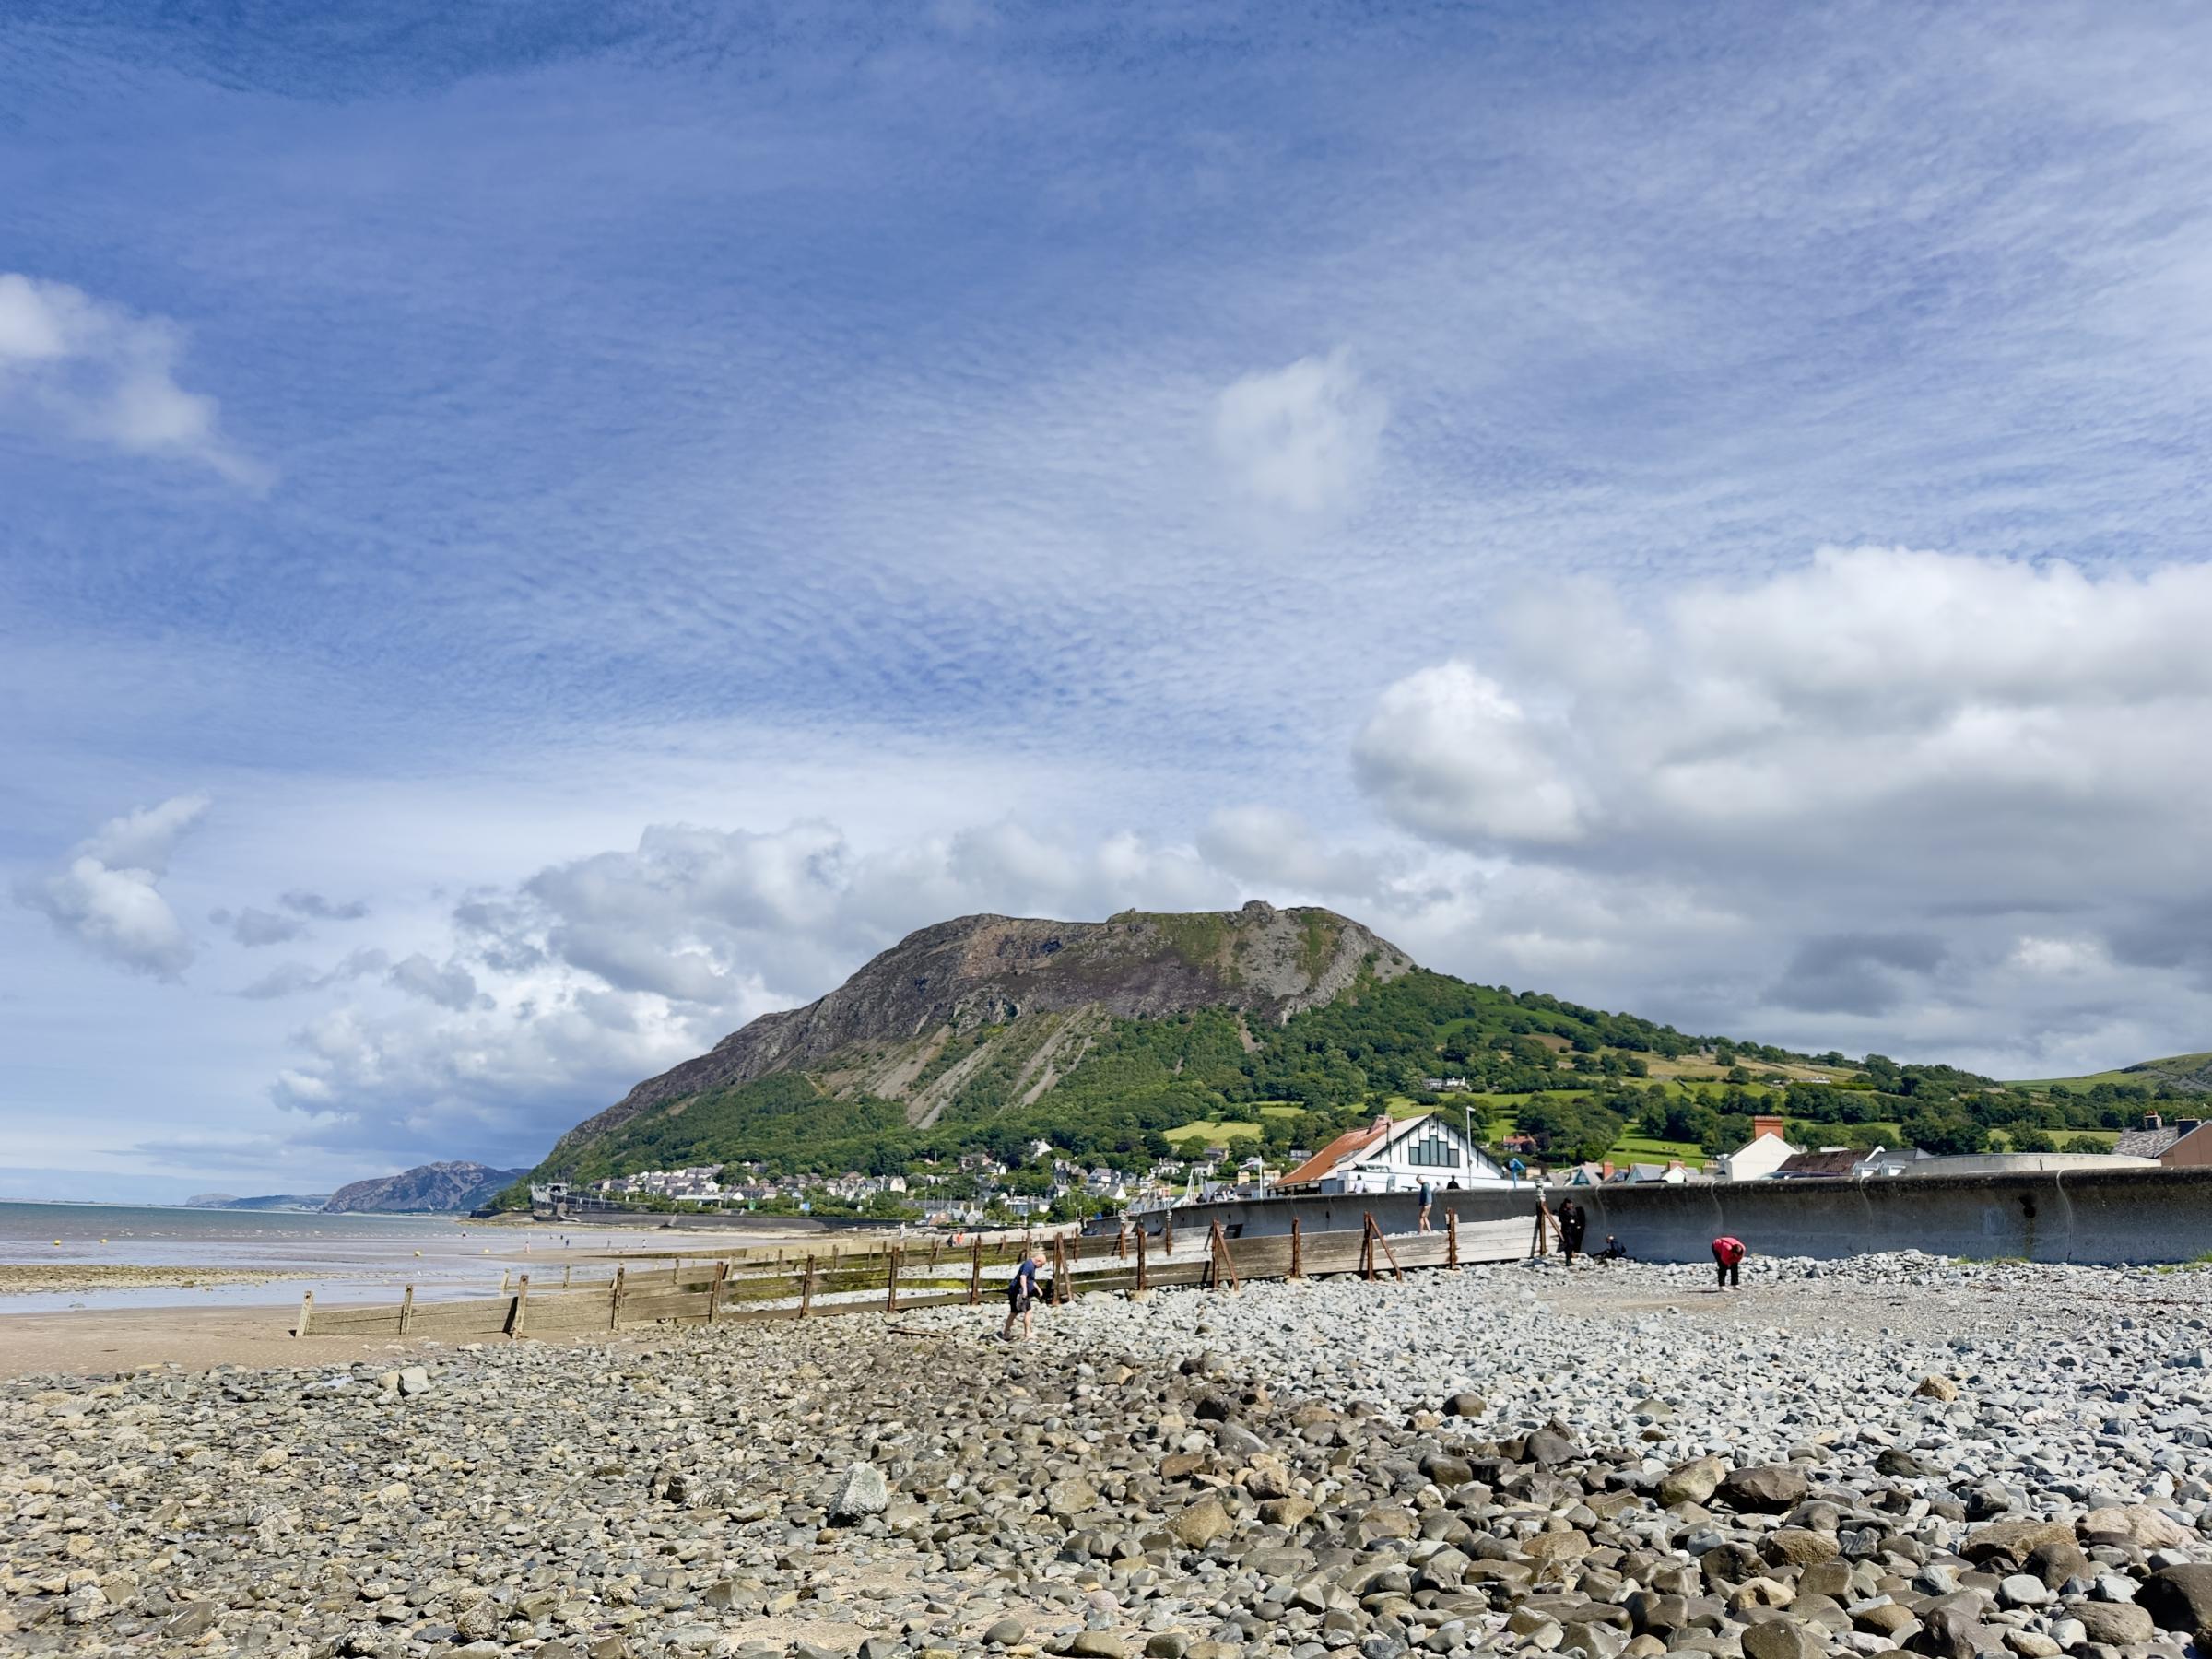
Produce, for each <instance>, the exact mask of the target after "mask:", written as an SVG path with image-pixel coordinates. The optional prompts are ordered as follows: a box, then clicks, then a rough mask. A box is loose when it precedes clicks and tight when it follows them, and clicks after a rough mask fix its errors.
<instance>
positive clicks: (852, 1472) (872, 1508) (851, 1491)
mask: <svg viewBox="0 0 2212 1659" xmlns="http://www.w3.org/2000/svg"><path fill="white" fill-rule="evenodd" d="M890 1500H891V1490H890V1485H889V1483H888V1481H886V1480H885V1479H884V1477H883V1471H882V1470H881V1469H879V1468H877V1466H876V1465H874V1464H865V1463H858V1464H854V1465H853V1466H852V1467H851V1468H849V1469H847V1470H846V1471H845V1473H844V1477H843V1478H842V1479H841V1480H840V1481H839V1482H838V1483H837V1490H836V1492H835V1493H833V1494H832V1495H831V1496H830V1519H831V1520H832V1521H859V1520H862V1519H864V1518H865V1517H866V1516H869V1515H880V1514H882V1513H883V1512H884V1507H885V1506H886V1505H887V1504H888V1503H889V1502H890Z"/></svg>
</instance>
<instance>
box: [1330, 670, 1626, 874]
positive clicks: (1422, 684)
mask: <svg viewBox="0 0 2212 1659" xmlns="http://www.w3.org/2000/svg"><path fill="white" fill-rule="evenodd" d="M1570 742H1571V730H1570V728H1569V726H1568V725H1567V724H1566V723H1564V722H1559V721H1553V722H1549V723H1546V722H1542V721H1539V720H1537V719H1535V717H1533V716H1532V715H1531V714H1530V713H1529V712H1528V711H1527V710H1526V709H1524V707H1523V706H1522V705H1521V704H1520V703H1519V702H1517V701H1515V700H1513V699H1512V697H1511V696H1509V695H1508V694H1507V692H1506V690H1505V688H1503V687H1502V686H1500V684H1499V683H1498V682H1497V681H1496V680H1494V679H1492V678H1490V677H1488V675H1485V674H1481V673H1478V672H1477V670H1476V669H1475V668H1473V667H1471V666H1470V665H1467V664H1465V663H1462V662H1453V663H1445V664H1443V665H1440V666H1438V667H1434V668H1423V669H1421V670H1419V671H1418V673H1415V674H1411V675H1408V676H1407V677H1406V678H1404V679H1402V680H1399V681H1398V682H1397V683H1396V684H1395V685H1394V686H1392V687H1390V688H1389V689H1387V690H1386V691H1384V692H1383V693H1382V699H1381V700H1380V702H1378V704H1377V705H1376V708H1375V712H1374V713H1373V714H1372V715H1371V717H1370V718H1369V720H1368V722H1367V724H1366V725H1365V726H1364V727H1363V728H1362V729H1361V731H1360V733H1359V739H1358V741H1357V742H1356V743H1355V744H1354V745H1353V748H1352V761H1353V766H1354V768H1355V770H1356V771H1357V773H1358V776H1359V782H1361V784H1362V785H1363V786H1364V787H1365V788H1367V789H1368V790H1369V791H1370V792H1371V793H1372V794H1374V795H1375V796H1376V797H1377V799H1378V800H1379V801H1380V802H1381V804H1382V807H1383V809H1384V811H1386V812H1387V813H1389V814H1390V815H1391V816H1392V817H1393V818H1396V819H1397V820H1398V821H1399V822H1400V823H1403V824H1405V825H1406V827H1407V828H1408V829H1412V830H1419V831H1420V832H1422V833H1423V834H1428V835H1433V836H1436V837H1437V838H1438V839H1440V840H1442V841H1452V842H1455V843H1463V844H1468V843H1474V844H1479V843H1486V842H1511V843H1520V844H1528V845H1537V846H1545V845H1554V844H1559V843H1565V842H1570V841H1579V840H1581V839H1582V838H1583V833H1584V831H1585V830H1586V829H1587V828H1588V826H1587V824H1586V822H1585V818H1586V808H1585V807H1584V806H1583V801H1582V799H1581V795H1582V791H1581V790H1580V789H1579V788H1578V787H1577V785H1576V783H1575V782H1574V780H1573V779H1572V778H1571V776H1570V775H1569V773H1568V770H1567V767H1566V766H1565V765H1564V764H1563V761H1562V757H1561V755H1560V752H1559V751H1560V750H1561V749H1562V748H1564V747H1566V746H1567V745H1568V744H1569V743H1570Z"/></svg>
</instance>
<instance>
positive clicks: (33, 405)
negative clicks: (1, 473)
mask: <svg viewBox="0 0 2212 1659" xmlns="http://www.w3.org/2000/svg"><path fill="white" fill-rule="evenodd" d="M182 355H183V338H182V335H181V334H180V332H179V331H178V329H177V328H176V326H175V325H174V324H171V323H169V322H166V321H164V320H163V319H160V318H158V317H140V316H135V315H134V314H132V313H131V312H128V311H125V310H124V309H123V308H121V307H119V306H112V305H106V304H103V303H101V302H100V301H99V300H95V299H93V298H92V297H91V296H90V295H88V294H87V293H85V292H84V291H83V290H82V289H79V288H72V287H70V286H69V285H68V284H67V283H64V282H46V281H41V279H39V278H38V277H26V276H23V275H21V274H20V273H18V272H13V271H0V417H6V416H7V415H9V414H10V413H11V412H12V413H13V415H14V416H15V418H17V419H18V420H27V421H29V422H33V423H35V424H36V425H37V426H38V427H40V428H42V429H49V430H54V431H58V432H60V433H62V434H64V435H65V436H68V437H70V438H74V439H76V440H78V441H88V442H94V443H104V444H109V445H112V446H113V447H114V448H117V449H121V450H125V451H128V452H129V453H133V454H142V455H164V456H170V457H173V458H175V459H178V460H184V461H193V462H196V463H198V464H199V465H204V466H207V467H210V468H212V469H213V470H214V471H216V472H217V473H219V474H220V475H221V476H222V477H225V478H228V479H229V481H230V482H231V483H233V484H238V485H241V486H243V487H245V488H249V489H265V488H267V487H268V486H269V484H270V483H271V482H272V481H273V479H274V477H275V475H274V473H272V472H271V471H270V469H269V468H268V467H267V466H265V465H263V464H262V463H260V462H258V461H255V460H253V458H252V457H250V456H248V455H246V454H245V453H242V452H241V451H240V450H239V449H238V448H237V447H236V446H234V445H233V444H232V443H230V442H229V440H227V439H226V438H225V437H224V436H223V432H222V426H221V419H220V412H219V410H218V406H217V404H216V400H215V399H214V398H212V397H208V396H206V395H205V394H200V393H196V392H187V391H186V390H185V389H184V388H183V387H182V386H181V385H179V384H178V383H177V379H176V366H177V361H178V359H180V358H181V357H182Z"/></svg>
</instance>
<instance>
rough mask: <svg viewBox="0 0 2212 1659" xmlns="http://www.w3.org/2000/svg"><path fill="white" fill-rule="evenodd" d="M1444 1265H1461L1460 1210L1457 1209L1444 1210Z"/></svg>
mask: <svg viewBox="0 0 2212 1659" xmlns="http://www.w3.org/2000/svg"><path fill="white" fill-rule="evenodd" d="M1444 1265H1445V1266H1447V1267H1456V1266H1458V1265H1459V1212H1458V1211H1457V1210H1455V1209H1448V1210H1446V1211H1445V1212H1444Z"/></svg>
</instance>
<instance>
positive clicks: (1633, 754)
mask: <svg viewBox="0 0 2212 1659" xmlns="http://www.w3.org/2000/svg"><path fill="white" fill-rule="evenodd" d="M2208 629H2212V566H2207V565H2201V564H2200V565H2176V566H2168V567H2164V568H2162V569H2159V570H2155V571H2150V572H2148V573H2147V574H2146V575H2142V576H2133V575H2124V574H2122V575H2107V576H2090V575H2088V574H2086V573H2084V572H2082V571H2077V570H2076V569H2073V568H2072V567H2070V566H2066V565H2064V564H2050V565H2036V564H2030V563H2028V562H2025V561H2019V560H2010V559H1975V558H1968V557H1962V556H1956V555H1947V554H1937V553H1916V552H1910V551H1905V550H1901V549H1889V548H1859V549H1853V550H1840V549H1830V550H1826V551H1823V552H1822V553H1820V554H1819V555H1818V556H1817V557H1816V558H1815V559H1813V560H1812V561H1811V562H1810V563H1809V564H1807V565H1806V566H1805V567H1803V568H1801V569H1796V570H1792V571H1783V572H1781V573H1779V574H1775V575H1772V576H1767V577H1759V578H1750V579H1745V580H1741V581H1737V582H1706V583H1699V584H1692V585H1689V586H1688V587H1685V588H1682V589H1679V590H1677V592H1675V593H1674V594H1672V595H1670V596H1669V597H1668V598H1666V599H1665V600H1664V601H1663V602H1661V603H1660V604H1659V605H1658V606H1655V607H1653V609H1652V610H1651V611H1650V613H1649V615H1648V617H1647V618H1646V619H1642V620H1631V619H1630V618H1629V616H1628V614H1627V612H1626V610H1625V608H1616V609H1613V610H1612V611H1610V612H1609V613H1605V612H1601V613H1600V614H1598V615H1596V616H1594V617H1592V618H1589V619H1588V621H1587V628H1586V629H1585V637H1584V638H1583V640H1582V641H1581V642H1580V649H1578V650H1577V651H1574V652H1562V653H1551V652H1549V651H1548V649H1547V643H1548V642H1547V640H1545V639H1542V638H1529V637H1525V636H1524V637H1522V638H1520V639H1518V640H1515V641H1512V642H1511V643H1510V644H1508V645H1507V646H1506V647H1505V648H1503V649H1502V650H1501V651H1500V653H1498V656H1499V659H1500V668H1499V670H1498V673H1499V674H1500V676H1502V677H1503V678H1493V677H1491V676H1490V675H1489V674H1488V673H1486V672H1484V671H1482V670H1480V669H1477V668H1476V667H1474V666H1472V665H1468V664H1466V663H1453V664H1448V665H1443V666H1441V667H1437V668H1428V669H1423V670H1420V671H1418V672H1417V673H1415V674H1413V675H1410V676H1408V677H1406V678H1404V679H1402V680H1400V681H1398V682H1397V683H1396V684H1395V685H1394V686H1393V687H1391V688H1389V689H1388V690H1387V691H1385V692H1384V693H1383V695H1382V699H1381V700H1380V702H1379V704H1378V706H1377V709H1376V712H1375V715H1374V717H1373V718H1372V719H1371V720H1370V722H1369V723H1368V724H1367V726H1366V727H1365V729H1364V730H1363V732H1362V733H1361V735H1360V739H1359V750H1358V756H1357V759H1358V761H1359V774H1360V777H1361V780H1362V782H1364V783H1365V784H1366V785H1367V787H1368V788H1369V789H1370V791H1371V793H1372V794H1373V795H1374V797H1375V798H1376V799H1377V800H1378V802H1379V803H1380V804H1381V805H1382V807H1383V808H1384V810H1385V811H1387V812H1388V813H1389V814H1390V815H1391V816H1392V817H1393V818H1395V819H1397V820H1398V821H1399V822H1401V823H1403V824H1405V825H1406V827H1408V828H1409V829H1413V830H1417V831H1418V832H1420V833H1422V834H1425V835H1429V836H1432V837H1434V838H1436V839H1437V840H1440V841H1446V842H1449V843H1452V844H1455V845H1462V846H1468V847H1475V848H1483V849H1490V850H1500V849H1503V850H1514V851H1518V852H1519V853H1523V854H1524V855H1526V854H1540V855H1547V856H1548V855H1553V853H1554V852H1555V850H1557V849H1559V848H1562V847H1571V849H1572V850H1573V855H1574V857H1576V858H1577V859H1578V860H1581V861H1583V862H1585V863H1588V864H1592V865H1606V866H1621V867H1625V866H1628V865H1678V866H1680V867H1684V868H1689V869H1698V868H1705V867H1709V866H1710V865H1712V861H1714V860H1725V861H1727V862H1728V863H1729V864H1730V865H1732V866H1734V867H1735V869H1736V870H1738V871H1746V870H1749V871H1758V870H1772V871H1781V870H1799V871H1804V870H1818V871H1820V872H1822V873H1824V874H1825V875H1826V876H1828V877H1831V878H1839V879H1845V880H1850V879H1853V878H1864V879H1866V880H1869V881H1875V882H1878V883H1880V884H1885V885H1888V886H1902V887H1904V888H1908V889H1911V890H1913V891H1916V892H1920V893H1924V894H1928V895H1933V894H1934V893H1935V891H1936V890H1937V889H1940V890H1941V891H1942V892H1944V893H1945V894H1947V896H1948V898H1949V899H1950V900H1953V901H1956V900H1960V899H1963V898H1965V897H1968V896H1970V895H1979V896H1981V897H1982V898H1984V899H2027V898H2062V899H2067V898H2075V897H2078V896H2080V894H2081V893H2082V891H2083V890H2084V887H2085V884H2094V883H2095V882H2097V881H2098V880H2100V879H2103V880H2106V881H2108V882H2109V884H2110V886H2109V887H2108V888H2104V889H2100V890H2106V891H2108V892H2109V891H2110V890H2112V889H2113V888H2117V889H2121V890H2126V889H2133V890H2136V891H2147V890H2152V889H2154V888H2157V887H2159V886H2160V885H2166V886H2169V887H2171V884H2173V883H2176V882H2181V883H2187V882H2189V881H2192V880H2194V879H2197V878H2198V873H2197V872H2196V870H2195V857H2194V849H2193V844H2192V837H2191V835H2190V834H2189V832H2188V827H2189V826H2190V825H2192V824H2194V823H2197V822H2201V821H2202V818H2203V816H2204V814H2205V812H2206V809H2207V808H2212V770H2208V769H2206V768H2205V767H2203V766H2201V765H2196V764H2192V763H2190V759H2189V758H2190V757H2192V756H2197V755H2201V754H2202V753H2203V745H2204V737H2203V734H2204V733H2205V732H2206V731H2207V730H2212V653H2206V652H2205V651H2203V650H2201V649H2200V648H2199V646H2200V642H2201V640H2202V639H2203V638H2204V637H2206V630H2208ZM1592 634H1596V635H1598V636H1600V637H1597V638H1592V637H1590V635H1592ZM1624 660H1625V661H1633V662H1638V663H1641V664H1643V665H1646V666H1645V669H1644V671H1643V672H1641V673H1637V674H1631V675H1620V674H1617V673H1614V672H1611V671H1610V670H1609V669H1608V668H1607V667H1606V666H1605V665H1606V664H1610V663H1615V662H1618V661H1624ZM1531 706H1542V707H1544V708H1547V709H1551V710H1556V711H1558V712H1556V713H1554V714H1552V715H1550V716H1549V717H1547V718H1546V719H1542V720H1539V719H1537V718H1535V717H1534V716H1532V715H1531V714H1529V713H1528V712H1527V709H1528V708H1529V707H1531Z"/></svg>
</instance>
